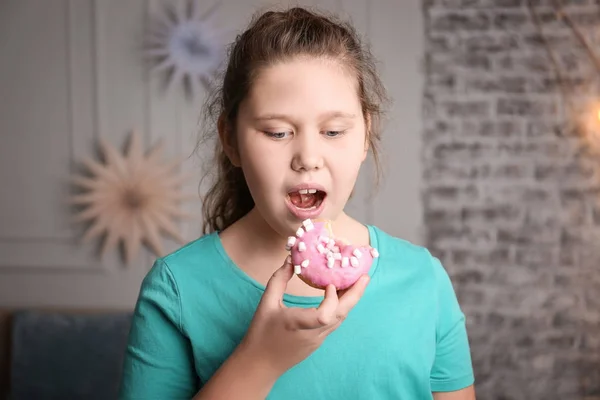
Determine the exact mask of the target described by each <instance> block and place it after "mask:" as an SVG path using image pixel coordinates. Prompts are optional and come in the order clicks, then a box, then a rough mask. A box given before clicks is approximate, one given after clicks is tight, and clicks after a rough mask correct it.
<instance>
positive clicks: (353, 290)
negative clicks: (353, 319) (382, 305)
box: [337, 275, 370, 318]
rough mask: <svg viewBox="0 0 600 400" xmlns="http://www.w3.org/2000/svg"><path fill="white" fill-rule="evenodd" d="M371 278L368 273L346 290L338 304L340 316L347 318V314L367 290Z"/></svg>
mask: <svg viewBox="0 0 600 400" xmlns="http://www.w3.org/2000/svg"><path fill="white" fill-rule="evenodd" d="M369 281H370V278H369V276H368V275H363V276H361V277H360V279H359V280H358V281H356V283H355V284H354V285H352V287H350V289H348V290H347V291H346V293H344V294H343V295H342V297H341V298H340V302H339V305H338V310H337V312H338V316H341V317H342V318H345V317H346V315H348V313H349V312H350V310H351V309H352V308H353V307H354V306H355V305H356V303H358V301H359V300H360V298H361V297H362V295H363V293H364V292H365V288H366V287H367V284H368V283H369Z"/></svg>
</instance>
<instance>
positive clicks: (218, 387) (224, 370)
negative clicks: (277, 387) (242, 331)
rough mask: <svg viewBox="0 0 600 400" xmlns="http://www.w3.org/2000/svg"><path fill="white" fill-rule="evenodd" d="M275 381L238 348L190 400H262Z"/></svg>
mask: <svg viewBox="0 0 600 400" xmlns="http://www.w3.org/2000/svg"><path fill="white" fill-rule="evenodd" d="M278 377H279V374H278V373H276V372H275V371H274V370H272V369H271V368H269V367H268V366H267V365H266V364H262V363H260V361H258V358H256V357H253V356H252V354H250V353H249V352H248V351H246V350H245V349H244V348H243V345H241V346H240V347H238V348H237V349H236V351H234V352H233V353H232V354H231V356H230V357H229V358H228V359H227V360H226V361H225V362H224V363H223V365H222V366H221V367H220V368H219V369H218V370H217V372H216V373H215V374H214V375H213V376H212V377H211V378H210V380H209V381H208V382H207V383H206V384H205V385H204V387H203V388H202V390H200V392H198V394H197V395H196V396H195V397H194V398H193V399H192V400H221V399H223V400H228V399H246V400H254V399H256V400H259V399H260V400H263V399H265V398H266V397H267V395H268V394H269V392H270V391H271V388H272V387H273V385H274V384H275V381H276V380H277V378H278Z"/></svg>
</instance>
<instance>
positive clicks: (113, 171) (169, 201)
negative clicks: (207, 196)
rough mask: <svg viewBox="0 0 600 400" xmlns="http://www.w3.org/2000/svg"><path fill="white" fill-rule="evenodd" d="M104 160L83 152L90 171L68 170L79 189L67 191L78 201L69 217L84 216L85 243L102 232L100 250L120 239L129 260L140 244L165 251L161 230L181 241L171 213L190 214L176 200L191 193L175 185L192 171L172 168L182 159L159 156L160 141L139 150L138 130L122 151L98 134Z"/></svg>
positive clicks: (156, 251)
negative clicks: (86, 224)
mask: <svg viewBox="0 0 600 400" xmlns="http://www.w3.org/2000/svg"><path fill="white" fill-rule="evenodd" d="M99 145H100V150H101V152H102V154H103V157H104V161H105V162H104V163H100V162H98V161H95V160H93V159H92V158H90V157H86V158H84V159H83V160H82V164H83V165H84V166H85V167H86V168H87V169H88V170H89V172H91V173H92V174H93V177H87V176H74V177H73V179H72V182H73V184H74V185H75V186H76V187H79V188H82V189H85V191H84V192H83V193H78V194H75V195H72V196H71V197H70V203H71V204H72V205H76V206H82V207H83V209H82V210H80V211H79V212H78V213H77V214H76V215H75V218H74V220H75V222H78V223H81V222H90V221H91V224H90V226H89V228H88V229H87V230H86V232H85V234H84V235H83V237H82V242H83V243H86V242H89V241H90V240H92V239H94V238H97V237H99V236H102V235H103V236H104V241H103V243H102V248H101V251H100V256H101V257H102V256H103V255H104V254H105V253H106V252H108V251H110V250H112V249H113V248H114V247H115V246H117V245H119V244H121V245H122V246H123V250H124V258H125V262H126V264H130V263H131V261H132V260H133V259H134V257H135V256H136V255H137V253H138V252H139V250H140V247H141V246H142V245H143V244H146V245H147V246H148V247H149V248H150V250H151V251H152V252H153V253H154V254H155V255H156V256H157V257H160V256H163V255H165V250H164V247H163V245H162V243H161V238H160V236H161V233H163V232H164V233H166V234H167V235H169V236H170V237H172V238H173V239H174V240H175V241H176V242H178V243H180V244H182V245H183V244H185V242H186V241H185V239H184V238H183V237H182V235H181V234H180V233H179V231H178V229H177V227H176V225H175V223H174V221H173V219H180V218H186V217H193V215H191V214H189V213H186V212H184V211H182V210H181V209H180V208H179V204H180V202H181V201H185V200H192V199H197V198H198V196H197V195H192V194H185V193H183V192H182V191H181V189H180V187H181V186H182V184H183V183H185V182H186V181H187V180H188V179H190V178H192V176H191V175H190V176H184V175H180V174H179V173H178V170H179V168H178V167H179V166H180V164H181V163H182V161H183V160H182V159H177V160H173V161H170V162H167V163H162V162H161V160H160V159H161V156H162V153H163V143H162V142H159V143H158V144H157V145H156V146H155V147H154V148H152V149H151V150H150V151H149V152H148V153H147V154H144V151H143V150H142V145H141V139H140V135H139V134H138V132H136V131H134V132H133V133H132V134H131V136H130V139H129V144H128V149H127V152H126V154H125V155H122V154H121V153H119V151H118V150H117V149H116V148H115V147H113V146H112V145H110V144H109V143H107V142H106V140H104V139H100V140H99Z"/></svg>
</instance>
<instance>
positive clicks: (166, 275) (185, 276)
mask: <svg viewBox="0 0 600 400" xmlns="http://www.w3.org/2000/svg"><path fill="white" fill-rule="evenodd" d="M218 240H219V239H218V236H217V234H216V233H210V234H206V235H203V236H201V237H200V238H198V239H195V240H193V241H191V242H189V243H187V244H185V245H183V246H181V247H179V248H178V249H176V250H174V251H172V252H171V253H169V254H166V255H165V256H162V257H159V258H157V259H156V260H155V261H154V263H153V265H152V268H151V269H150V271H148V273H147V275H146V277H145V278H144V283H143V284H144V285H146V286H147V285H151V286H155V285H161V284H162V285H169V286H171V287H172V290H173V291H174V292H178V293H179V292H180V291H181V290H182V288H183V287H185V286H187V285H190V284H191V285H194V284H196V283H197V280H198V279H199V278H202V276H203V275H206V274H210V271H214V270H216V269H217V268H211V267H213V266H215V265H222V264H223V260H224V259H223V256H222V254H221V253H220V251H219V246H218Z"/></svg>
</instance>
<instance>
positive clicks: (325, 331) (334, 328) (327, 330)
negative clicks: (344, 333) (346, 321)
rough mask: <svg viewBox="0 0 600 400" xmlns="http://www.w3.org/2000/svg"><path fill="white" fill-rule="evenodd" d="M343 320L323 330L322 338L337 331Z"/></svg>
mask: <svg viewBox="0 0 600 400" xmlns="http://www.w3.org/2000/svg"><path fill="white" fill-rule="evenodd" d="M342 321H343V319H338V320H337V322H336V323H334V324H332V325H328V326H324V327H322V328H321V331H320V332H319V335H320V336H328V335H329V334H330V333H331V332H333V331H335V330H336V329H337V328H339V326H340V325H341V324H342Z"/></svg>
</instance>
